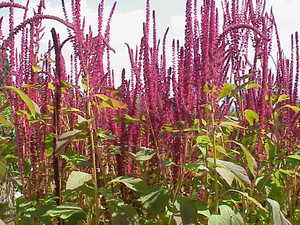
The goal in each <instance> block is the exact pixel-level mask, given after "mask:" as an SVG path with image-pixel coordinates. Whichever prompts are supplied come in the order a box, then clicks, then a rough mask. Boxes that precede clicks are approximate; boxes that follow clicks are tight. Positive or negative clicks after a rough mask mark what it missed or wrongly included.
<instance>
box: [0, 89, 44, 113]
mask: <svg viewBox="0 0 300 225" xmlns="http://www.w3.org/2000/svg"><path fill="white" fill-rule="evenodd" d="M3 88H5V89H8V90H11V91H13V92H15V93H16V94H17V95H19V97H20V98H21V99H22V100H23V101H24V103H25V104H26V105H27V107H28V108H29V110H30V112H31V114H32V115H36V114H40V113H41V112H40V108H39V107H38V105H37V104H36V103H35V102H34V101H32V100H31V99H30V98H29V97H28V96H27V95H26V94H25V93H24V92H23V91H21V90H20V89H18V88H16V87H12V86H4V87H3Z"/></svg>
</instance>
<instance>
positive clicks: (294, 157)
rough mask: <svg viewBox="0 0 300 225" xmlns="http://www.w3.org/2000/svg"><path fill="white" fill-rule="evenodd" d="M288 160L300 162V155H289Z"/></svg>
mask: <svg viewBox="0 0 300 225" xmlns="http://www.w3.org/2000/svg"><path fill="white" fill-rule="evenodd" d="M288 158H290V159H296V160H300V155H289V156H288Z"/></svg>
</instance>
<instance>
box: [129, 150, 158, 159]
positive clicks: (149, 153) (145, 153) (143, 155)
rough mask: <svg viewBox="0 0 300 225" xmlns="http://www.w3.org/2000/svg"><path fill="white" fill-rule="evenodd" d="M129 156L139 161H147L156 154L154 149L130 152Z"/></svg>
mask: <svg viewBox="0 0 300 225" xmlns="http://www.w3.org/2000/svg"><path fill="white" fill-rule="evenodd" d="M128 154H129V156H131V157H132V158H133V159H135V160H137V161H147V160H150V159H152V158H153V156H154V155H155V154H156V152H154V151H153V150H142V151H139V152H137V153H135V154H134V153H132V152H128Z"/></svg>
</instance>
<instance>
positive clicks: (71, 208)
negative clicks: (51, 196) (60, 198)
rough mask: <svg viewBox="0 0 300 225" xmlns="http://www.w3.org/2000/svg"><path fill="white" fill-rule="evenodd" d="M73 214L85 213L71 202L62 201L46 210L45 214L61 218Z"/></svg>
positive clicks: (66, 217)
mask: <svg viewBox="0 0 300 225" xmlns="http://www.w3.org/2000/svg"><path fill="white" fill-rule="evenodd" d="M75 214H82V215H85V212H84V211H83V210H82V208H80V207H79V206H77V205H75V204H72V203H64V204H63V205H59V206H57V207H56V208H55V209H51V210H48V211H47V212H46V214H45V215H46V216H51V217H60V218H61V219H68V218H70V217H71V216H73V215H75Z"/></svg>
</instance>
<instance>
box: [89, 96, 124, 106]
mask: <svg viewBox="0 0 300 225" xmlns="http://www.w3.org/2000/svg"><path fill="white" fill-rule="evenodd" d="M94 96H95V97H97V98H100V99H101V100H102V102H101V103H100V105H99V106H100V108H111V109H126V108H127V105H126V104H125V103H123V102H121V101H119V100H116V99H114V98H110V97H108V96H106V95H103V94H95V95H94Z"/></svg>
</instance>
